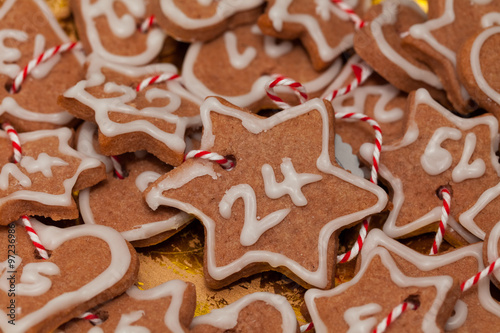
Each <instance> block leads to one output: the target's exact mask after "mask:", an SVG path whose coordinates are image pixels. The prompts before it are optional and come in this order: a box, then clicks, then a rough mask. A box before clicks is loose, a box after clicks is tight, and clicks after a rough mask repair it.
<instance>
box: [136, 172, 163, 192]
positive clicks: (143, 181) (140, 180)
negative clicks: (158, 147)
mask: <svg viewBox="0 0 500 333" xmlns="http://www.w3.org/2000/svg"><path fill="white" fill-rule="evenodd" d="M160 177H161V175H160V174H159V173H158V172H154V171H144V172H143V173H141V174H140V175H139V176H137V178H136V179H135V186H137V188H138V189H139V191H141V192H144V191H145V190H146V189H147V188H148V186H149V184H151V183H153V182H155V181H156V180H157V179H158V178H160Z"/></svg>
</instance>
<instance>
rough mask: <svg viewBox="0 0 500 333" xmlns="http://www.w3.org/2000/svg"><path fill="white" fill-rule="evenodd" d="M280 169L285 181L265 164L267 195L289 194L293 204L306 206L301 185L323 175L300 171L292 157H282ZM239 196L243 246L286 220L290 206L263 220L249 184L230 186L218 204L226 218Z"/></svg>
mask: <svg viewBox="0 0 500 333" xmlns="http://www.w3.org/2000/svg"><path fill="white" fill-rule="evenodd" d="M280 168H281V173H282V174H283V176H284V180H283V181H282V182H281V183H277V182H276V178H275V175H274V171H273V169H272V167H271V166H270V165H269V164H264V165H263V166H262V170H261V171H262V178H263V179H264V187H265V193H266V195H267V197H268V198H270V199H278V198H281V197H282V196H284V195H287V194H288V195H289V196H290V198H291V199H292V202H293V203H294V205H296V206H305V205H306V204H307V199H306V197H305V196H304V194H303V193H302V187H303V186H304V185H307V184H310V183H313V182H317V181H320V180H321V179H322V178H323V177H322V176H320V175H316V174H309V173H297V172H296V171H295V168H294V167H293V163H292V160H291V159H290V158H283V163H281V165H280ZM238 198H242V199H243V202H244V205H245V221H244V225H243V229H242V231H241V235H240V242H241V244H242V245H243V246H250V245H253V244H255V243H256V242H257V241H258V240H259V238H260V236H261V235H262V234H263V233H264V232H266V231H267V230H269V229H270V228H272V227H274V226H276V225H277V224H279V223H280V222H281V221H283V219H284V218H285V217H286V216H287V215H288V213H290V211H291V209H290V208H285V209H280V210H277V211H275V212H273V213H270V214H269V215H266V216H265V217H263V218H262V219H260V218H259V217H258V216H257V199H256V196H255V191H254V190H253V188H252V187H251V186H250V185H248V184H239V185H235V186H233V187H231V188H230V189H229V190H228V191H227V192H226V193H225V194H224V196H223V197H222V200H221V202H220V203H219V213H220V214H221V215H222V217H224V218H226V219H229V218H230V217H231V209H232V207H233V204H234V202H235V201H236V200H237V199H238Z"/></svg>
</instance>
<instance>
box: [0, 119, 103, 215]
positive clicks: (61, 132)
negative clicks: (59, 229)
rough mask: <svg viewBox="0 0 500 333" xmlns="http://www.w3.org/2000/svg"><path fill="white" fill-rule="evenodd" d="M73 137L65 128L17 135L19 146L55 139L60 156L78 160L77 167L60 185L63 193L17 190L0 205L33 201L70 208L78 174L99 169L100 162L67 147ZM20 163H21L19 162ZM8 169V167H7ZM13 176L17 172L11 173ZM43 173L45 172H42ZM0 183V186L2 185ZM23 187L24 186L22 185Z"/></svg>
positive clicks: (0, 200) (0, 202)
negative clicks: (10, 202) (9, 202)
mask: <svg viewBox="0 0 500 333" xmlns="http://www.w3.org/2000/svg"><path fill="white" fill-rule="evenodd" d="M72 135H73V132H72V131H71V130H70V129H69V128H66V127H63V128H59V129H55V130H41V131H34V132H29V133H21V134H19V139H20V141H21V146H23V145H24V144H26V143H27V142H31V141H37V140H41V139H43V138H48V137H56V138H57V139H58V141H59V144H58V149H59V152H60V153H61V154H63V155H64V156H68V157H72V158H76V159H78V160H80V163H79V165H78V166H77V168H76V170H74V173H73V175H72V176H71V177H70V178H68V179H65V180H64V181H63V183H62V186H63V189H64V191H63V192H62V193H59V194H51V193H47V192H36V191H30V190H27V189H23V190H18V191H15V192H13V193H10V194H8V195H6V196H4V197H2V198H0V205H3V204H4V203H5V202H8V201H11V200H12V201H15V200H27V201H33V202H37V203H40V204H43V205H48V206H70V205H71V204H72V202H73V198H72V190H73V186H74V185H75V183H76V181H77V180H78V177H79V176H80V174H81V173H82V172H83V171H85V170H88V169H92V168H96V167H99V165H100V162H99V161H98V160H96V159H93V158H90V157H87V156H85V155H84V154H82V153H80V152H78V151H76V150H74V149H73V148H71V147H70V146H69V141H70V139H71V137H72ZM25 158H27V156H23V159H25ZM21 161H22V160H21ZM21 163H22V162H21ZM7 165H9V164H6V165H4V166H3V167H2V173H3V170H4V168H6V167H7ZM41 165H43V163H41V164H39V163H35V167H39V166H41ZM7 168H9V167H7ZM10 168H11V170H9V171H11V172H12V170H15V169H14V168H13V167H10ZM13 172H14V174H15V173H16V172H17V171H13ZM44 172H47V171H46V170H44ZM18 176H20V175H18V174H16V175H15V177H16V178H18ZM20 178H21V180H23V181H24V182H25V183H27V181H26V179H25V178H24V177H20ZM4 179H5V178H4V177H3V175H0V180H1V182H3V181H4ZM18 179H19V178H18ZM1 182H0V185H4V184H2V183H1ZM23 186H24V185H23Z"/></svg>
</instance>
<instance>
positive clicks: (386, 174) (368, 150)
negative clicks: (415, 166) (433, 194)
mask: <svg viewBox="0 0 500 333" xmlns="http://www.w3.org/2000/svg"><path fill="white" fill-rule="evenodd" d="M415 104H416V105H415V106H413V108H415V109H418V105H421V104H425V105H428V106H430V107H432V109H434V110H435V112H438V113H439V114H441V115H442V116H443V117H445V118H446V119H447V120H448V121H450V123H451V124H452V125H454V126H456V128H458V129H459V130H460V131H462V132H466V131H471V130H472V129H473V128H474V127H476V126H480V125H486V126H487V128H488V129H489V134H490V135H489V137H490V141H491V146H490V162H489V163H488V167H489V168H492V169H493V170H494V171H495V172H496V173H497V174H498V175H500V164H499V162H498V157H497V156H496V154H495V153H496V151H497V149H498V146H499V136H498V121H497V120H496V118H495V117H493V116H480V117H475V118H467V119H466V118H460V117H458V116H455V115H453V114H452V113H451V112H450V111H448V110H446V109H445V108H444V107H442V106H441V105H440V104H439V103H437V102H436V101H434V100H433V99H432V98H431V97H430V95H429V93H428V92H427V91H426V90H425V89H419V90H417V92H416V94H415ZM417 118H418V113H416V112H414V113H412V114H411V115H410V119H409V123H408V130H407V132H406V133H405V136H404V138H403V139H402V140H401V141H400V142H399V143H398V144H396V145H392V146H389V145H385V146H384V147H383V148H382V154H384V152H385V151H393V150H397V149H400V148H403V147H408V146H409V145H411V144H412V143H414V142H415V141H416V140H417V138H418V136H419V129H418V125H417V123H416V119H417ZM372 153H373V145H372V144H364V145H363V146H361V148H360V154H361V155H362V156H363V158H364V159H371V157H372ZM379 174H380V177H382V178H384V179H386V180H387V181H388V182H389V185H390V187H391V188H392V189H393V193H394V196H393V204H394V207H393V209H392V210H391V212H390V214H389V216H388V217H387V221H386V222H385V224H384V227H383V230H384V232H386V233H387V234H388V235H389V236H390V237H394V238H398V237H402V236H404V235H406V234H409V233H412V232H414V231H416V230H418V229H420V228H423V227H425V226H427V225H429V224H431V223H435V222H436V221H439V219H440V217H441V207H440V206H436V207H429V211H428V212H427V213H425V214H424V215H423V216H415V219H414V221H412V222H410V223H408V224H406V225H403V226H396V220H397V218H398V215H399V212H400V210H401V207H402V205H403V204H404V202H405V196H404V189H403V185H402V182H401V180H400V179H399V178H396V176H394V175H393V174H392V173H391V172H390V171H389V170H388V169H387V167H386V166H385V165H384V164H381V165H380V168H379ZM459 221H460V223H462V216H461V217H460V218H459ZM464 226H466V225H465V224H464ZM466 228H467V229H468V230H469V231H470V232H471V233H473V234H474V235H476V236H477V237H480V238H484V236H480V234H478V233H477V232H476V231H473V230H472V229H470V228H468V227H466Z"/></svg>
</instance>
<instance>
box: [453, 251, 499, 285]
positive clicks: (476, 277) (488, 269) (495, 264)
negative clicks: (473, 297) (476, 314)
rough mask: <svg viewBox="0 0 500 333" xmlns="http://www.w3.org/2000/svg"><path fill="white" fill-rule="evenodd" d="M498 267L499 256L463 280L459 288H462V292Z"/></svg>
mask: <svg viewBox="0 0 500 333" xmlns="http://www.w3.org/2000/svg"><path fill="white" fill-rule="evenodd" d="M498 267H500V258H498V259H497V260H495V261H494V262H492V263H491V264H490V265H489V266H488V267H486V268H485V269H483V270H482V271H481V272H479V273H477V274H476V275H474V276H473V277H471V278H470V279H468V280H467V281H464V282H463V283H462V284H461V285H460V289H461V290H462V292H466V291H467V290H469V289H470V288H472V286H474V285H476V284H477V283H478V282H479V281H481V280H482V279H484V278H485V277H487V276H489V275H490V274H491V273H493V271H494V270H495V269H497V268H498Z"/></svg>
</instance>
